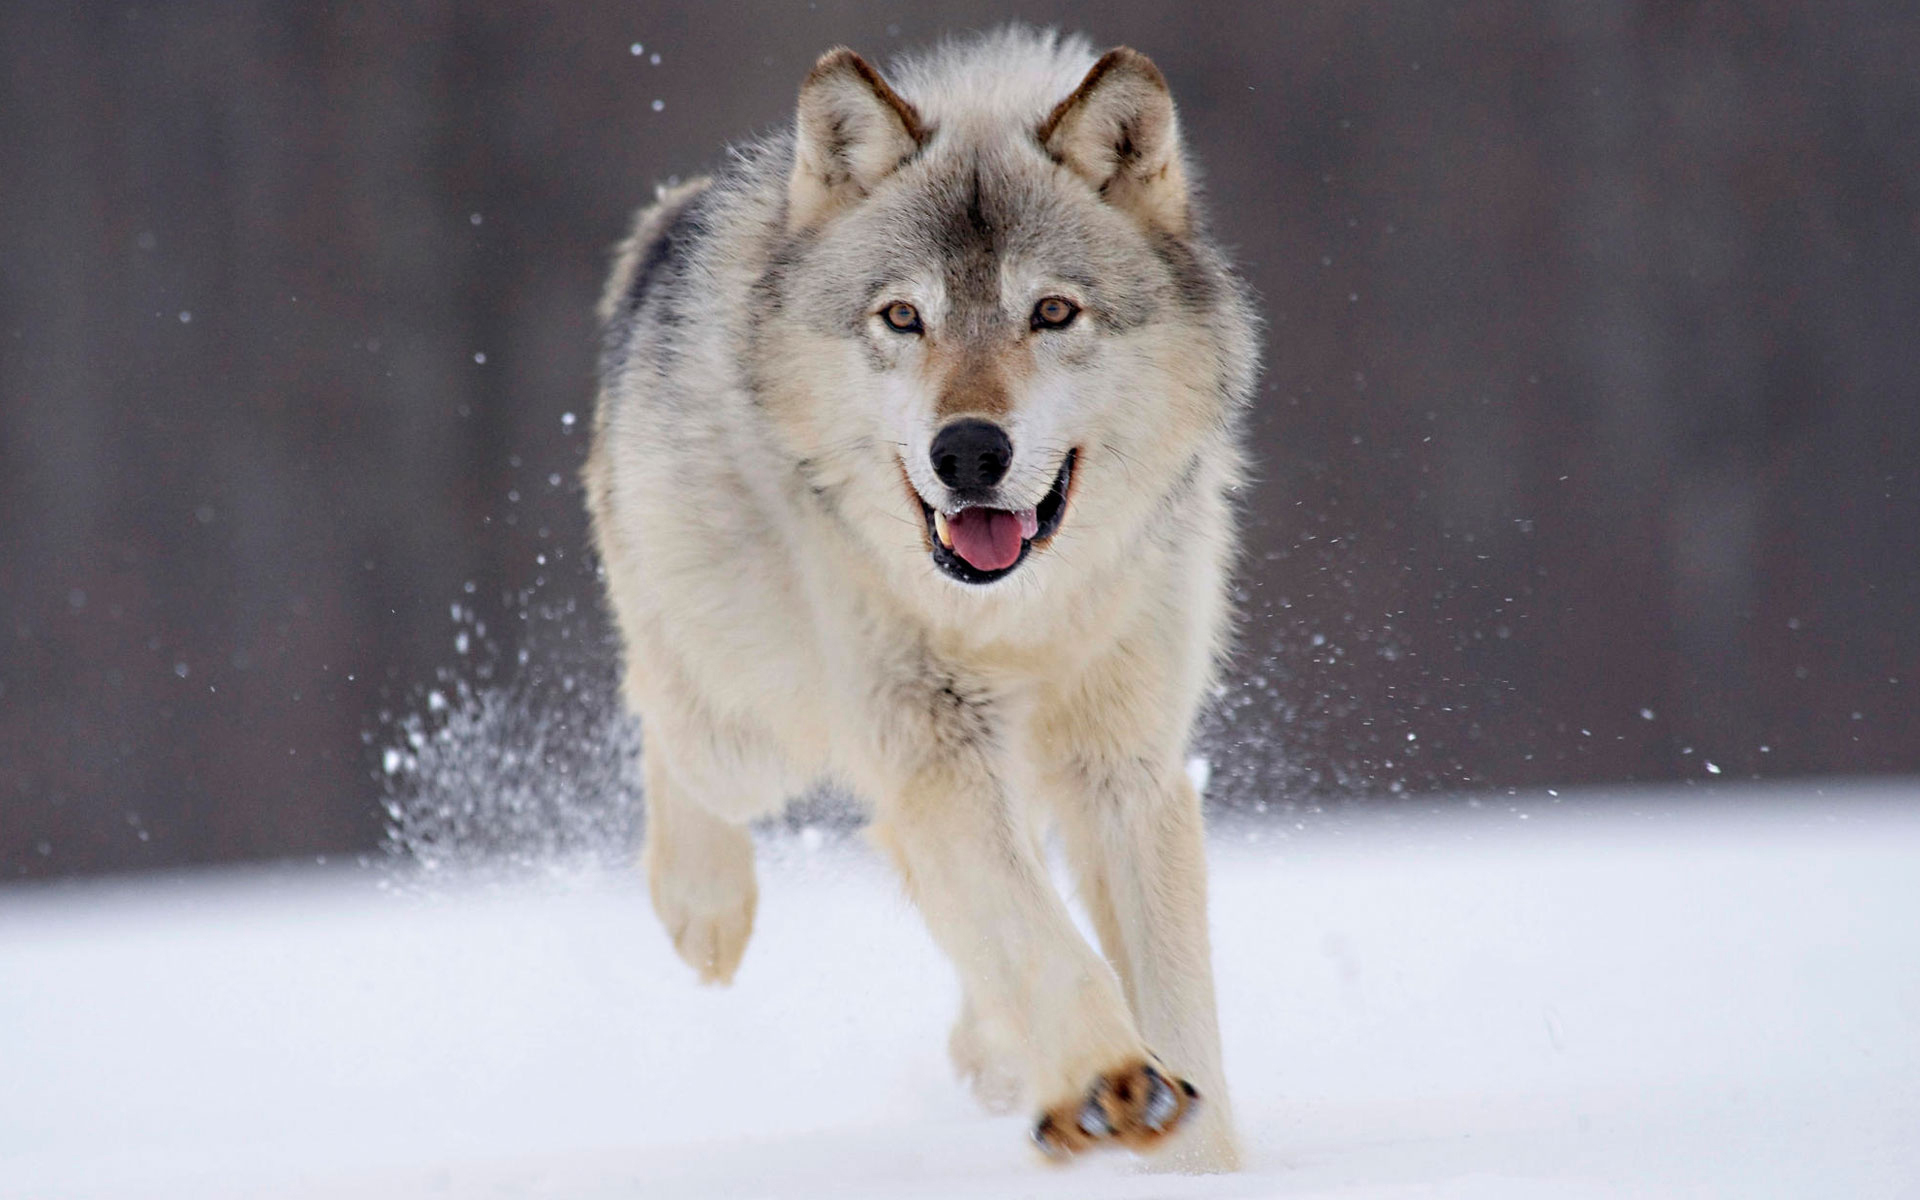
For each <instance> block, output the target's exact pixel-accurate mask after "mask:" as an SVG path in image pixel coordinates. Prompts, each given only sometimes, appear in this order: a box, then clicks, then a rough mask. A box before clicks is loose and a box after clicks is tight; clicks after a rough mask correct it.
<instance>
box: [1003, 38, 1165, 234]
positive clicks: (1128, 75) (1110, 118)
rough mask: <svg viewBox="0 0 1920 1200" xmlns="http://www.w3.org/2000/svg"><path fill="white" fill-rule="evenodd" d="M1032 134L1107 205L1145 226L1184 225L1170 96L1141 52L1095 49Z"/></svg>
mask: <svg viewBox="0 0 1920 1200" xmlns="http://www.w3.org/2000/svg"><path fill="white" fill-rule="evenodd" d="M1035 135H1036V136H1037V137H1038V138H1039V139H1040V144H1041V145H1042V146H1044V147H1045V148H1046V151H1047V153H1048V154H1050V155H1052V156H1053V158H1054V161H1056V162H1059V163H1061V164H1063V165H1064V166H1066V167H1067V168H1068V169H1069V170H1071V171H1072V172H1073V173H1074V174H1076V175H1078V176H1080V177H1081V178H1082V179H1084V180H1086V181H1087V182H1088V183H1090V184H1092V185H1093V186H1094V188H1095V189H1097V190H1098V191H1099V193H1100V195H1101V198H1102V199H1104V200H1106V202H1107V203H1108V204H1111V205H1113V206H1114V207H1115V208H1118V209H1121V210H1122V211H1124V212H1127V213H1129V214H1131V215H1132V216H1133V217H1135V218H1136V219H1137V220H1139V221H1140V222H1142V223H1143V224H1145V225H1147V226H1149V227H1151V228H1155V229H1160V230H1164V231H1166V232H1168V233H1185V232H1186V231H1187V212H1188V205H1189V200H1190V196H1189V194H1188V190H1187V175H1186V170H1185V168H1184V167H1183V166H1182V164H1181V160H1180V129H1179V123H1178V121H1177V119H1176V118H1175V116H1174V112H1173V95H1172V93H1171V92H1169V91H1168V90H1167V80H1166V76H1164V75H1162V74H1160V68H1159V67H1156V66H1154V65H1153V60H1152V59H1150V58H1148V57H1147V56H1146V55H1144V54H1142V53H1140V52H1139V51H1138V50H1133V49H1129V48H1128V47H1126V46H1121V47H1119V48H1118V49H1114V50H1109V51H1107V52H1106V53H1105V54H1103V55H1101V56H1100V61H1099V62H1097V63H1094V64H1093V69H1092V70H1090V71H1088V72H1087V77H1086V78H1085V79H1084V80H1082V81H1081V83H1080V86H1079V87H1078V88H1077V89H1075V91H1074V93H1073V95H1071V96H1068V97H1067V98H1066V99H1065V100H1062V101H1061V102H1060V103H1059V104H1057V105H1055V106H1054V109H1053V111H1052V112H1051V113H1049V114H1047V119H1046V120H1045V121H1042V122H1041V123H1040V128H1039V129H1037V130H1036V131H1035Z"/></svg>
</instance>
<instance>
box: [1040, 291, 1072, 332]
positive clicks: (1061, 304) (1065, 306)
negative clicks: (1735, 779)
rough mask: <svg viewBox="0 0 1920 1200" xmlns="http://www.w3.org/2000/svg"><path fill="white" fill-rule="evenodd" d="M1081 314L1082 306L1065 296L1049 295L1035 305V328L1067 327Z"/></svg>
mask: <svg viewBox="0 0 1920 1200" xmlns="http://www.w3.org/2000/svg"><path fill="white" fill-rule="evenodd" d="M1079 315H1080V306H1079V305H1078V304H1075V303H1074V302H1073V301H1071V300H1069V299H1067V298H1066V297H1065V296H1048V297H1047V298H1046V299H1045V300H1042V301H1041V302H1040V303H1038V304H1036V305H1034V306H1033V327H1034V328H1035V329H1065V328H1066V327H1067V326H1069V325H1071V324H1073V319H1074V318H1075V317H1077V316H1079Z"/></svg>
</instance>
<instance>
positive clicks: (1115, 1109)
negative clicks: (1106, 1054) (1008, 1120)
mask: <svg viewBox="0 0 1920 1200" xmlns="http://www.w3.org/2000/svg"><path fill="white" fill-rule="evenodd" d="M1199 1105H1200V1093H1198V1092H1196V1091H1195V1090H1194V1088H1193V1085H1192V1084H1191V1083H1188V1082H1187V1081H1186V1080H1184V1079H1174V1078H1171V1077H1169V1076H1167V1075H1164V1074H1162V1073H1161V1072H1160V1069H1159V1068H1158V1067H1155V1066H1153V1065H1152V1064H1151V1063H1148V1062H1145V1061H1144V1060H1141V1061H1135V1062H1132V1063H1129V1064H1128V1065H1126V1066H1124V1067H1121V1068H1120V1069H1118V1070H1115V1071H1109V1072H1107V1073H1106V1074H1105V1075H1102V1076H1100V1078H1098V1079H1096V1080H1094V1081H1093V1086H1092V1087H1090V1088H1088V1089H1087V1092H1086V1095H1084V1096H1082V1097H1080V1098H1078V1099H1076V1100H1072V1101H1069V1102H1066V1103H1063V1104H1056V1105H1054V1106H1053V1107H1052V1108H1049V1109H1048V1110H1047V1111H1046V1112H1044V1113H1042V1114H1041V1115H1040V1120H1039V1121H1038V1122H1037V1123H1035V1125H1034V1127H1033V1142H1034V1145H1036V1146H1038V1147H1040V1152H1041V1153H1042V1154H1044V1155H1046V1156H1047V1157H1048V1158H1051V1159H1054V1160H1056V1161H1064V1160H1066V1159H1069V1158H1072V1157H1073V1156H1074V1155H1076V1154H1081V1153H1084V1152H1086V1151H1088V1150H1092V1149H1094V1148H1096V1147H1098V1146H1109V1145H1111V1146H1125V1147H1126V1148H1127V1149H1129V1150H1148V1149H1152V1148H1153V1147H1154V1146H1155V1145H1156V1144H1157V1143H1158V1142H1159V1141H1160V1140H1161V1139H1163V1138H1165V1137H1166V1136H1167V1135H1168V1134H1170V1133H1172V1132H1173V1131H1174V1130H1175V1129H1178V1128H1179V1127H1180V1123H1181V1122H1183V1121H1185V1120H1186V1119H1187V1118H1188V1117H1189V1116H1191V1115H1193V1112H1194V1110H1195V1109H1197V1108H1198V1107H1199Z"/></svg>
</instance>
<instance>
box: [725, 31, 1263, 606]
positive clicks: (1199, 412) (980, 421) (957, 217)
mask: <svg viewBox="0 0 1920 1200" xmlns="http://www.w3.org/2000/svg"><path fill="white" fill-rule="evenodd" d="M895 76H896V81H895V82H889V81H888V80H887V79H886V78H883V77H882V76H881V74H880V73H879V72H878V71H876V70H875V69H874V68H873V67H872V66H870V65H868V63H867V62H866V61H865V60H863V59H861V58H860V56H858V55H857V54H855V53H853V52H852V51H851V50H846V49H840V50H835V51H832V52H830V53H828V54H827V55H825V56H824V57H823V58H821V59H820V61H819V62H818V63H817V64H816V65H815V67H814V69H813V71H812V73H811V74H810V75H809V76H808V77H807V79H806V82H805V83H804V85H803V86H802V88H801V91H800V101H799V112H798V116H797V120H796V123H795V130H794V138H793V156H792V165H791V172H790V175H789V177H788V180H787V189H786V206H785V215H784V238H783V240H782V243H781V245H780V246H779V247H778V249H777V251H776V252H775V254H774V256H773V257H774V264H775V265H774V267H773V269H771V270H770V271H768V272H767V274H766V276H765V277H764V278H763V280H762V283H761V289H760V296H761V298H762V299H763V300H764V301H765V302H766V303H765V307H766V314H765V316H764V319H763V320H761V321H760V323H759V325H758V328H759V330H760V333H759V334H758V337H757V340H758V342H759V345H758V346H757V347H756V355H755V359H756V363H757V370H758V371H759V372H760V373H761V376H762V377H761V379H760V381H759V382H760V385H761V386H760V392H761V394H762V395H764V396H766V397H768V409H769V411H770V412H771V413H772V414H773V415H774V417H775V419H776V421H777V422H778V424H779V427H780V429H781V431H782V433H783V435H784V436H785V437H786V438H787V439H788V441H789V443H790V449H791V450H792V451H793V452H794V453H795V455H796V456H797V457H798V458H799V459H800V460H801V462H802V463H803V469H804V470H805V472H806V473H807V477H808V481H809V483H810V484H812V486H813V488H814V491H815V493H816V494H817V495H819V496H821V497H823V498H825V499H826V500H827V501H828V502H829V503H830V505H831V506H832V508H833V510H834V511H835V512H836V513H837V515H838V516H839V517H840V518H841V520H842V521H843V522H844V523H845V524H847V525H848V526H849V527H850V528H852V529H853V530H854V531H855V532H856V534H857V535H858V536H859V537H860V538H861V539H862V540H864V541H865V542H866V543H867V545H868V546H869V547H870V548H871V550H872V552H873V553H875V554H876V555H880V556H882V557H883V558H885V559H886V560H888V563H889V566H891V567H894V568H896V571H904V572H906V573H907V574H908V575H909V576H913V575H915V574H916V573H917V575H919V576H922V577H934V578H938V579H940V580H943V581H947V582H949V584H952V583H957V584H960V585H964V587H965V588H966V589H972V590H976V591H977V590H982V589H990V588H991V586H992V585H1001V586H1004V585H1002V584H1001V581H1003V580H1007V581H1011V580H1016V579H1028V580H1036V579H1039V578H1042V577H1044V576H1045V575H1046V574H1047V573H1048V572H1049V571H1050V570H1053V569H1054V568H1050V567H1049V565H1048V562H1049V560H1050V559H1053V558H1057V557H1068V558H1072V559H1074V560H1076V561H1078V560H1081V559H1083V558H1090V559H1094V560H1098V561H1105V560H1108V559H1110V558H1112V557H1113V556H1115V555H1125V554H1127V553H1129V552H1140V551H1142V550H1145V549H1148V548H1151V547H1152V546H1155V545H1159V546H1162V547H1164V546H1167V545H1170V544H1174V543H1177V541H1178V540H1179V539H1180V538H1181V537H1182V536H1183V533H1184V532H1185V531H1187V530H1188V526H1189V524H1190V523H1191V521H1193V520H1197V519H1198V517H1197V516H1194V515H1193V514H1190V513H1186V512H1183V509H1182V506H1183V504H1195V505H1203V504H1205V503H1206V502H1207V501H1208V500H1209V497H1207V496H1203V495H1201V494H1200V493H1201V492H1204V491H1206V490H1207V489H1211V490H1212V491H1213V492H1214V493H1217V492H1218V491H1219V490H1220V488H1221V487H1222V486H1223V485H1224V483H1225V482H1227V480H1228V478H1229V477H1230V476H1231V475H1232V474H1233V471H1234V467H1235V464H1236V463H1237V461H1238V460H1237V457H1236V451H1235V450H1234V449H1233V430H1234V425H1235V423H1236V422H1235V416H1236V413H1237V410H1238V409H1239V407H1240V405H1241V403H1242V402H1243V400H1244V398H1245V396H1246V394H1247V392H1248V391H1249V389H1250V387H1251V380H1252V372H1253V359H1254V347H1253V334H1252V321H1251V318H1250V316H1249V314H1248V311H1247V307H1246V302H1245V300H1244V298H1243V295H1242V292H1241V289H1240V287H1239V285H1238V283H1237V282H1236V281H1235V279H1234V278H1233V276H1232V275H1231V273H1230V272H1229V271H1228V270H1227V269H1226V267H1225V266H1224V264H1223V263H1222V262H1221V260H1220V258H1219V256H1218V254H1217V253H1216V252H1215V251H1214V250H1213V249H1212V248H1211V246H1210V245H1209V244H1208V243H1207V242H1206V241H1205V239H1204V238H1203V237H1202V236H1201V235H1200V234H1199V232H1198V228H1197V226H1198V222H1197V220H1196V216H1195V211H1194V197H1193V194H1192V189H1191V187H1190V185H1189V182H1188V181H1189V171H1188V168H1187V165H1186V162H1185V159H1184V156H1183V152H1182V146H1181V140H1180V130H1179V121H1178V117H1177V115H1176V112H1175V109H1174V103H1173V98H1172V96H1171V94H1170V93H1169V91H1168V89H1167V84H1166V80H1165V78H1164V77H1163V76H1162V75H1161V73H1160V71H1159V69H1158V68H1156V67H1155V66H1154V64H1153V63H1152V62H1150V61H1149V60H1148V59H1147V58H1146V56H1145V55H1142V54H1140V53H1138V52H1136V51H1133V50H1129V49H1124V48H1122V49H1117V50H1112V51H1109V52H1108V53H1106V54H1105V55H1102V56H1100V57H1099V58H1097V59H1096V58H1094V56H1093V55H1092V54H1091V52H1090V51H1089V50H1088V49H1087V47H1086V46H1085V44H1084V43H1081V42H1079V41H1077V40H1069V41H1065V42H1062V41H1060V40H1059V39H1056V38H1053V37H1051V36H1042V35H1034V34H1030V33H1024V32H1021V31H1008V32H1006V33H1004V34H1001V35H998V36H996V37H991V38H987V39H983V40H981V41H978V42H975V43H971V44H969V45H965V46H961V47H955V48H949V49H947V50H946V51H943V52H941V53H938V54H936V55H934V56H933V57H931V58H928V59H924V60H919V61H910V62H908V63H905V64H902V65H901V66H900V68H899V69H898V70H897V71H896V73H895ZM1213 499H1216V500H1217V496H1216V497H1213ZM1068 546H1071V547H1073V549H1072V551H1071V553H1068V552H1067V547H1068ZM1056 548H1058V549H1059V550H1060V551H1061V553H1060V554H1053V553H1050V551H1053V550H1055V549H1056Z"/></svg>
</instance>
